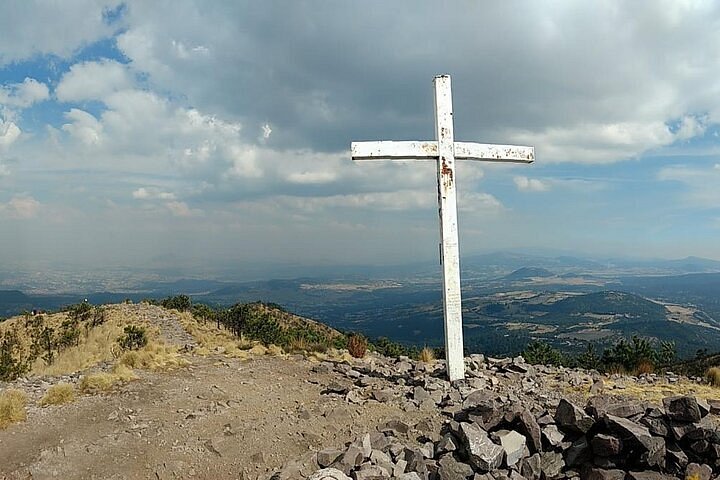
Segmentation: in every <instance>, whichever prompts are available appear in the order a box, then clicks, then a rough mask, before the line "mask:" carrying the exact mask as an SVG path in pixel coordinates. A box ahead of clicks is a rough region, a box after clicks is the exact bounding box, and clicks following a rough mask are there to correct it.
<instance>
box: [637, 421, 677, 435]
mask: <svg viewBox="0 0 720 480" xmlns="http://www.w3.org/2000/svg"><path fill="white" fill-rule="evenodd" d="M639 423H640V424H641V425H645V426H646V427H648V430H650V433H652V434H653V435H657V436H660V437H667V436H668V435H669V434H670V429H669V428H668V424H667V422H666V421H665V420H664V419H662V418H654V417H643V418H641V419H640V422H639Z"/></svg>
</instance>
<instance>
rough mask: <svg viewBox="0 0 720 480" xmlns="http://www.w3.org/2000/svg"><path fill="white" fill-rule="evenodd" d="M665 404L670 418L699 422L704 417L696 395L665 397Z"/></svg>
mask: <svg viewBox="0 0 720 480" xmlns="http://www.w3.org/2000/svg"><path fill="white" fill-rule="evenodd" d="M663 405H664V406H665V415H667V417H668V418H669V419H670V420H676V421H680V422H699V421H700V419H701V418H702V416H701V415H700V406H699V405H698V403H697V400H696V399H695V397H690V396H675V397H665V398H663Z"/></svg>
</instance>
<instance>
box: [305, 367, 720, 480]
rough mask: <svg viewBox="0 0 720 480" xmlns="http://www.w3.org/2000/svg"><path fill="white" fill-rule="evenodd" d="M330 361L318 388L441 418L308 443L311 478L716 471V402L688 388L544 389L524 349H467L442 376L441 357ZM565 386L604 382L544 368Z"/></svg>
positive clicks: (706, 475) (647, 477) (719, 445)
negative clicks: (683, 392)
mask: <svg viewBox="0 0 720 480" xmlns="http://www.w3.org/2000/svg"><path fill="white" fill-rule="evenodd" d="M388 362H390V364H387V363H385V364H383V363H382V362H381V363H379V364H373V363H372V362H371V364H370V365H369V366H368V365H364V366H363V365H359V364H358V365H355V366H350V365H341V364H339V365H331V364H324V365H320V366H318V367H317V368H319V369H326V368H332V369H335V370H336V371H338V372H339V373H341V374H342V375H343V376H344V377H345V379H346V380H348V381H347V382H346V383H344V384H343V383H341V382H338V384H333V385H330V386H328V389H327V390H326V394H328V395H341V396H345V398H346V400H347V401H348V402H353V403H360V402H365V401H379V402H395V403H398V404H399V405H401V406H403V407H404V408H420V409H429V408H436V409H439V411H440V412H441V413H442V414H443V418H445V422H444V424H443V425H441V426H432V425H430V424H429V423H428V422H421V424H418V425H415V426H412V427H411V426H409V425H406V424H403V423H402V422H399V421H394V422H389V423H388V424H386V425H385V426H384V427H382V428H380V429H379V431H376V432H372V433H367V434H364V435H362V436H360V437H359V438H358V439H357V440H356V441H354V442H352V443H350V444H349V445H346V446H344V447H343V448H339V449H327V450H322V451H320V452H318V453H317V457H316V462H317V465H318V468H319V470H318V471H317V472H315V473H314V474H313V475H312V476H310V478H311V479H313V480H320V479H328V480H330V479H332V480H347V479H348V478H349V479H353V480H370V479H378V480H379V479H383V480H385V479H392V478H395V479H404V480H416V479H439V480H455V479H458V480H460V479H473V480H481V479H482V480H492V479H495V480H499V479H522V478H525V479H535V480H539V479H551V478H553V479H554V478H557V479H612V480H614V479H618V480H620V479H623V480H624V479H629V480H652V479H665V478H668V479H670V478H692V479H698V480H700V479H704V480H709V479H711V478H720V430H719V428H718V417H717V416H716V415H717V414H718V413H720V405H718V404H717V403H711V404H708V403H707V402H705V401H703V400H698V399H696V398H694V397H691V396H676V397H668V398H665V399H664V401H663V405H662V406H652V405H649V404H647V403H643V402H639V401H632V400H627V399H622V398H619V397H613V396H609V395H603V394H599V395H595V396H592V397H590V399H589V400H588V401H587V404H586V406H585V408H580V407H579V406H578V405H579V404H580V400H579V398H564V397H562V393H561V392H560V391H559V390H560V389H555V390H550V391H548V390H544V389H543V388H539V387H541V386H545V385H543V382H544V379H546V377H547V375H543V374H541V373H538V371H536V370H541V369H544V368H548V367H533V366H530V365H527V364H526V363H525V362H524V361H523V360H522V358H521V357H518V358H516V359H504V360H493V359H485V358H483V357H482V356H474V357H471V358H469V359H467V366H468V372H469V378H468V379H467V380H466V381H463V382H456V383H455V384H452V385H451V384H450V383H449V382H447V381H445V380H443V379H442V378H441V375H442V366H441V364H440V366H429V365H421V364H419V363H416V362H411V361H409V360H401V361H398V362H396V363H394V364H393V363H392V361H388ZM553 374H554V375H557V374H560V375H563V376H564V377H565V378H564V379H565V381H566V382H567V384H569V385H572V384H573V383H575V384H577V385H582V384H588V389H589V390H590V391H591V392H593V391H594V392H599V391H601V390H602V381H601V380H598V379H596V380H595V381H594V383H593V380H592V375H590V374H588V373H587V372H585V373H582V372H580V373H578V372H577V371H558V370H554V371H553Z"/></svg>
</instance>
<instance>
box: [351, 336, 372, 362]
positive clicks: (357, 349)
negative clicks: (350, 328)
mask: <svg viewBox="0 0 720 480" xmlns="http://www.w3.org/2000/svg"><path fill="white" fill-rule="evenodd" d="M367 347H368V341H367V338H365V337H363V336H362V335H352V336H351V337H350V338H348V342H347V349H348V352H350V355H352V356H353V357H354V358H363V357H364V356H365V354H366V353H367Z"/></svg>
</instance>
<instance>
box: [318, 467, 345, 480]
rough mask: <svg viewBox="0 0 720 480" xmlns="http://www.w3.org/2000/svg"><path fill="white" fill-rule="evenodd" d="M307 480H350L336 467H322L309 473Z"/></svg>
mask: <svg viewBox="0 0 720 480" xmlns="http://www.w3.org/2000/svg"><path fill="white" fill-rule="evenodd" d="M308 480H352V479H351V478H350V477H348V476H347V475H345V474H344V473H343V472H341V471H340V470H338V469H337V468H323V469H322V470H318V471H317V472H315V473H313V474H312V475H310V477H309V478H308Z"/></svg>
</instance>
